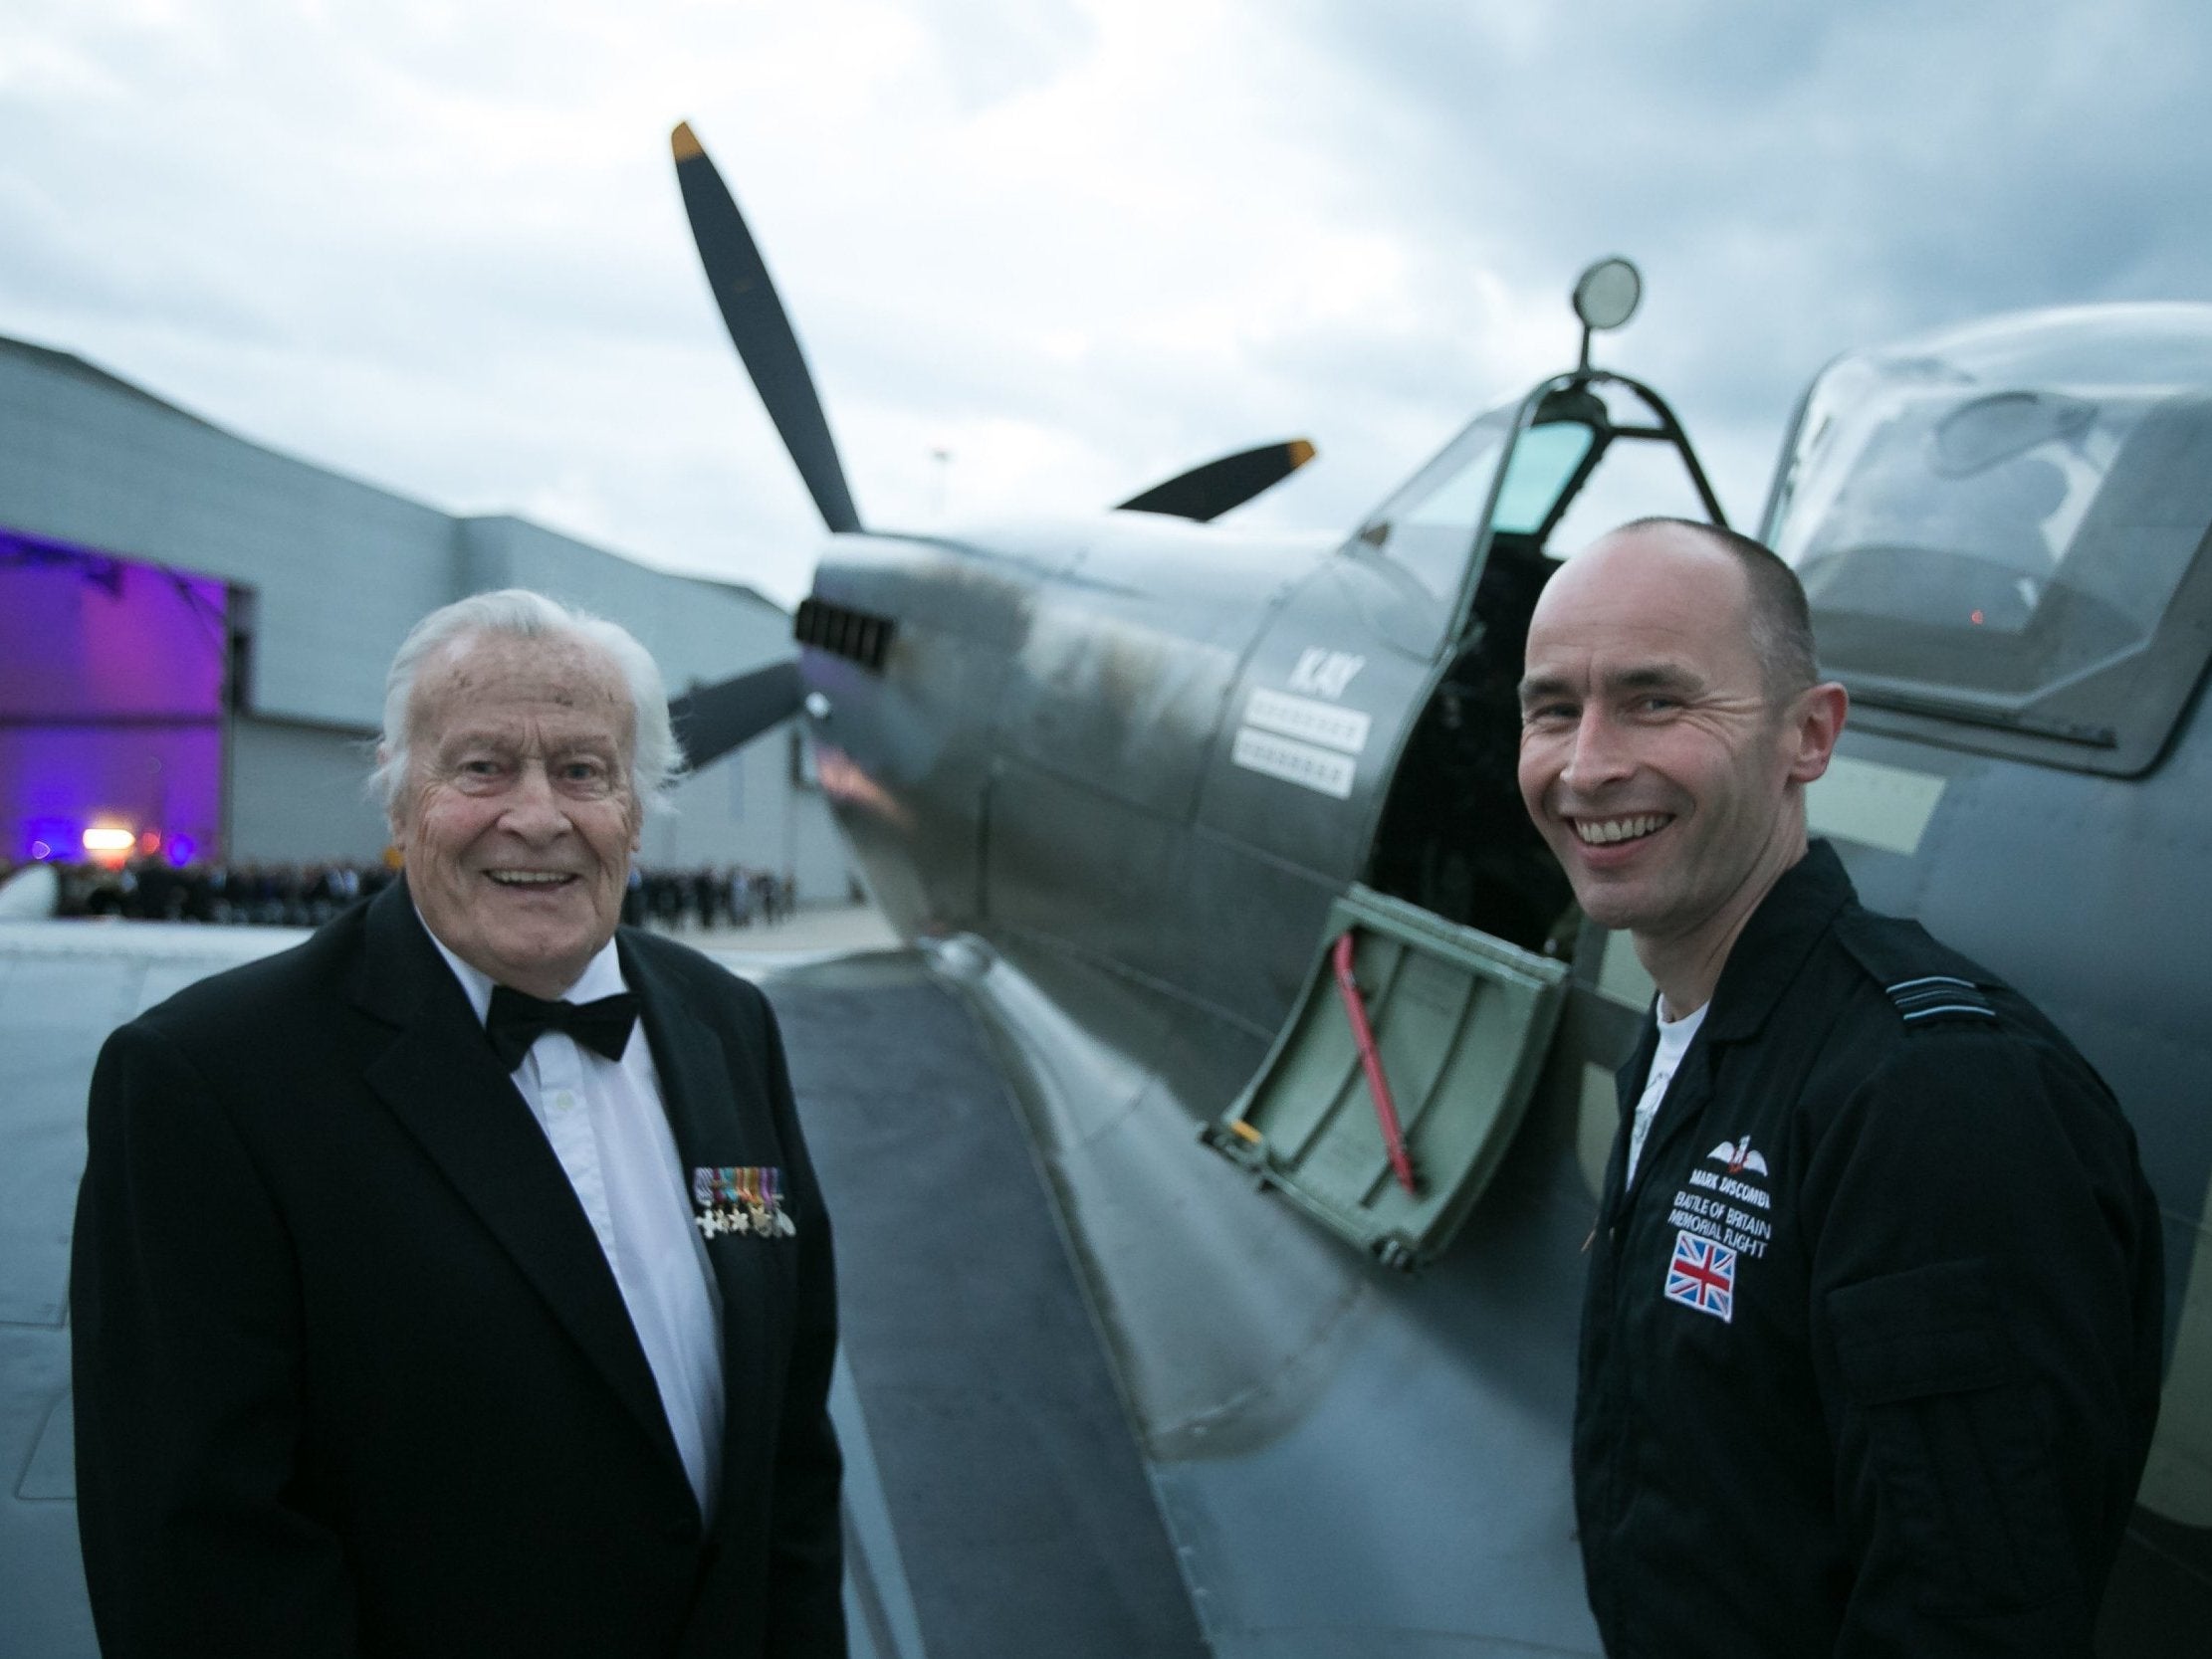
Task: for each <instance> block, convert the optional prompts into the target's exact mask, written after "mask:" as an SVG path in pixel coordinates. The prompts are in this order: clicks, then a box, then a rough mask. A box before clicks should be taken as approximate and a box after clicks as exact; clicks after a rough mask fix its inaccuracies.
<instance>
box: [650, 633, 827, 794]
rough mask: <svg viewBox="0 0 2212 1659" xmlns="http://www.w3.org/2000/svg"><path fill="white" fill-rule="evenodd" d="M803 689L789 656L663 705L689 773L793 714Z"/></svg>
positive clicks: (675, 698)
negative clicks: (666, 709)
mask: <svg viewBox="0 0 2212 1659" xmlns="http://www.w3.org/2000/svg"><path fill="white" fill-rule="evenodd" d="M805 696H806V688H805V687H804V686H803V685H802V684H800V682H799V678H798V659H797V658H795V657H793V658H789V659H787V660H785V661H783V662H780V663H771V664H770V665H769V666H768V667H767V668H760V669H755V670H754V671H753V672H752V673H751V674H741V675H738V676H737V677H736V678H735V679H731V680H725V681H722V682H721V683H720V684H719V685H713V686H700V687H697V688H696V689H694V690H692V691H688V692H686V693H684V695H683V696H681V697H672V698H670V699H669V700H668V719H669V723H670V724H671V725H673V726H675V728H676V743H677V746H678V747H679V748H681V749H682V750H683V751H684V765H685V766H686V767H687V768H688V769H689V770H691V771H697V770H699V769H700V767H702V766H705V765H707V764H708V763H709V762H711V761H715V760H719V759H721V758H722V757H723V756H724V755H725V754H728V753H729V752H730V751H731V750H732V749H734V748H740V747H743V746H744V745H745V744H747V743H750V742H751V741H752V740H753V739H754V738H756V737H758V736H759V735H760V734H761V733H762V732H764V731H767V730H769V729H770V728H772V727H774V726H781V725H782V724H783V723H784V722H785V721H787V720H789V719H790V718H791V717H792V716H793V715H795V714H797V713H798V706H799V704H800V702H801V701H802V700H803V699H804V698H805Z"/></svg>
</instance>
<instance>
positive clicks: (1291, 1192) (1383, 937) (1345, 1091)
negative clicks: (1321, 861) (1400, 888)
mask: <svg viewBox="0 0 2212 1659" xmlns="http://www.w3.org/2000/svg"><path fill="white" fill-rule="evenodd" d="M1347 933H1349V934H1350V936H1351V939H1352V951H1351V962H1350V966H1351V971H1352V976H1353V978H1354V980H1355V982H1356V984H1357V986H1358V989H1359V993H1360V995H1359V1004H1360V1009H1359V1014H1357V1015H1356V1014H1355V1013H1354V1011H1353V1010H1352V1009H1351V1008H1350V1007H1348V1006H1347V1000H1346V998H1345V996H1344V994H1343V991H1342V988H1341V986H1340V983H1339V976H1338V973H1337V941H1338V939H1339V938H1341V937H1343V936H1344V935H1345V934H1347ZM1566 977H1567V964H1566V963H1564V962H1557V961H1553V960H1551V959H1550V958H1548V957H1544V956H1539V955H1536V954H1534V953H1533V952H1531V951H1527V950H1523V949H1521V948H1520V947H1519V946H1517V945H1512V944H1508V943H1506V942H1505V941H1504V940H1503V939H1499V938H1493V937H1492V936H1491V935H1489V934H1488V933H1477V932H1476V931H1475V930H1474V929H1472V928H1462V927H1458V926H1456V925H1455V924H1452V923H1449V922H1446V921H1444V920H1443V919H1442V918H1441V917H1439V916H1437V915H1435V914H1433V913H1431V912H1429V911H1425V910H1422V909H1421V908H1419V907H1418V906H1415V905H1409V904H1406V903H1405V902H1403V901H1401V900H1397V899H1392V898H1389V897H1387V896H1385V895H1383V894H1380V893H1376V892H1373V891H1371V890H1369V889H1367V888H1364V887H1354V888H1352V889H1351V890H1350V891H1349V892H1347V893H1346V894H1345V895H1344V896H1343V897H1342V898H1340V899H1338V900H1337V901H1336V903H1335V905H1334V906H1333V907H1332V908H1331V910H1330V913H1329V928H1328V932H1327V933H1326V935H1325V936H1324V938H1323V940H1322V946H1321V950H1320V954H1319V956H1318V958H1317V959H1316V961H1315V963H1314V967H1313V971H1312V973H1311V974H1310V975H1309V976H1308V977H1307V980H1306V987H1305V991H1304V994H1303V995H1302V996H1301V998H1300V1000H1299V1005H1298V1010H1297V1012H1296V1014H1295V1015H1294V1016H1293V1017H1292V1018H1291V1020H1290V1023H1289V1024H1288V1025H1286V1026H1285V1027H1284V1028H1283V1031H1282V1034H1281V1035H1280V1036H1279V1037H1277V1038H1276V1039H1275V1046H1274V1050H1273V1052H1272V1053H1271V1054H1269V1055H1268V1057H1267V1063H1266V1064H1265V1065H1264V1066H1262V1067H1261V1068H1260V1071H1259V1075H1258V1076H1257V1077H1256V1078H1254V1079H1253V1081H1252V1084H1251V1086H1250V1087H1249V1088H1247V1089H1246V1090H1245V1091H1244V1093H1243V1094H1242V1095H1241V1096H1239V1097H1238V1099H1237V1101H1236V1103H1235V1105H1233V1106H1232V1107H1230V1108H1229V1110H1228V1111H1227V1112H1226V1113H1225V1114H1224V1115H1223V1116H1222V1117H1220V1118H1219V1119H1217V1120H1216V1121H1215V1122H1214V1123H1211V1124H1209V1125H1207V1126H1206V1130H1205V1139H1206V1141H1207V1142H1208V1143H1209V1144H1210V1145H1212V1146H1214V1147H1215V1148H1216V1149H1217V1150H1218V1151H1220V1152H1221V1153H1222V1154H1223V1155H1224V1156H1226V1157H1228V1158H1230V1159H1232V1160H1234V1161H1235V1162H1237V1163H1240V1164H1242V1165H1243V1166H1244V1167H1245V1168H1247V1169H1249V1170H1251V1171H1252V1172H1253V1173H1254V1174H1255V1175H1257V1176H1258V1177H1259V1179H1260V1180H1261V1182H1262V1183H1263V1184H1265V1185H1267V1186H1271V1187H1274V1188H1276V1189H1277V1190H1279V1191H1280V1192H1281V1193H1282V1194H1283V1195H1284V1196H1285V1197H1287V1198H1289V1199H1290V1200H1291V1201H1292V1202H1293V1203H1296V1204H1298V1205H1299V1206H1301V1207H1302V1208H1304V1209H1306V1210H1308V1211H1309V1212H1311V1213H1312V1214H1313V1215H1315V1216H1316V1217H1318V1218H1319V1219H1320V1220H1322V1221H1324V1222H1326V1223H1327V1224H1328V1225H1329V1226H1331V1227H1333V1228H1335V1229H1336V1230H1337V1231H1338V1232H1340V1233H1342V1234H1343V1235H1344V1236H1345V1237H1346V1238H1348V1239H1350V1240H1351V1241H1352V1242H1353V1243H1354V1244H1357V1245H1359V1246H1360V1247H1361V1248H1362V1249H1365V1250H1369V1251H1372V1252H1373V1253H1374V1254H1375V1255H1376V1256H1377V1257H1378V1258H1380V1259H1381V1260H1382V1261H1384V1262H1386V1263H1388V1264H1390V1265H1391V1266H1393V1267H1401V1268H1412V1267H1417V1266H1419V1265H1421V1264H1422V1263H1425V1262H1428V1261H1431V1260H1433V1259H1434V1258H1435V1257H1436V1256H1438V1254H1440V1253H1441V1252H1442V1250H1443V1249H1444V1247H1445V1246H1446V1245H1448V1244H1449V1243H1450V1242H1451V1239H1452V1236H1453V1235H1454V1234H1455V1233H1457V1232H1458V1230H1459V1226H1460V1224H1461V1223H1462V1222H1463V1221H1465V1220H1466V1218H1467V1215H1468V1212H1469V1211H1471V1210H1472V1209H1473V1208H1474V1204H1475V1200H1476V1199H1478V1198H1479V1197H1481V1195H1482V1189H1483V1187H1484V1186H1485V1185H1487V1184H1488V1182H1489V1179H1490V1177H1491V1175H1492V1174H1494V1173H1495V1172H1496V1169H1497V1165H1498V1161H1499V1159H1500V1158H1502V1157H1503V1156H1504V1154H1505V1148H1506V1145H1507V1143H1508V1142H1509V1141H1511V1140H1512V1138H1513V1131H1514V1129H1515V1128H1516V1127H1518V1125H1519V1123H1520V1121H1521V1114H1522V1113H1523V1112H1524V1111H1525V1110H1526V1109H1527V1106H1528V1100H1529V1096H1530V1094H1531V1093H1532V1092H1533V1091H1534V1089H1535V1086H1536V1076H1537V1073H1538V1071H1539V1070H1540V1069H1541V1068H1542V1066H1543V1061H1544V1050H1545V1047H1546V1045H1547V1044H1549V1042H1550V1041H1551V1034H1552V1027H1553V1025H1554V1024H1555V1023H1556V1022H1557V1020H1558V1018H1559V1006H1560V998H1561V995H1562V990H1561V987H1562V985H1563V984H1564V982H1565V980H1566ZM1361 1015H1364V1018H1365V1020H1366V1022H1367V1024H1368V1026H1369V1028H1370V1030H1371V1032H1372V1035H1373V1050H1374V1058H1375V1060H1376V1061H1377V1062H1378V1064H1379V1067H1380V1070H1381V1073H1382V1080H1383V1083H1384V1085H1385V1087H1386V1089H1387V1093H1388V1096H1389V1099H1390V1101H1391V1103H1392V1105H1393V1107H1394V1108H1395V1114H1396V1118H1397V1122H1398V1126H1399V1130H1400V1137H1401V1142H1402V1145H1403V1147H1404V1151H1405V1154H1406V1160H1407V1162H1409V1163H1410V1165H1411V1170H1412V1173H1413V1176H1414V1189H1413V1190H1412V1191H1408V1190H1407V1188H1406V1186H1405V1184H1404V1183H1403V1181H1402V1180H1401V1178H1400V1175H1399V1172H1398V1169H1397V1167H1396V1165H1395V1161H1394V1159H1393V1157H1392V1155H1391V1148H1390V1144H1389V1141H1388V1139H1387V1137H1386V1132H1385V1129H1384V1127H1383V1123H1384V1113H1383V1111H1382V1110H1381V1109H1380V1108H1379V1105H1378V1101H1377V1092H1376V1089H1375V1087H1374V1085H1373V1083H1372V1082H1371V1080H1370V1077H1369V1070H1368V1067H1367V1066H1366V1065H1365V1064H1364V1063H1363V1061H1362V1057H1361V1048H1360V1043H1359V1040H1358V1037H1357V1036H1356V1034H1355V1033H1356V1026H1357V1024H1358V1020H1359V1017H1360V1016H1361Z"/></svg>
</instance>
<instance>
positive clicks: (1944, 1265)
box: [1574, 842, 2161, 1659]
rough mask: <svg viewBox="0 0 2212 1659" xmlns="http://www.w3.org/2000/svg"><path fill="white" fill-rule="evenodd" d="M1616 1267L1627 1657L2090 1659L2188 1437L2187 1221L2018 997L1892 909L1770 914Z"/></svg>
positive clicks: (1609, 1182) (1797, 873)
mask: <svg viewBox="0 0 2212 1659" xmlns="http://www.w3.org/2000/svg"><path fill="white" fill-rule="evenodd" d="M1655 1042H1656V1033H1655V1031H1654V1030H1653V1029H1652V1028H1650V1027H1649V1026H1648V1028H1647V1030H1646V1033H1645V1038H1644V1041H1643V1043H1642V1044H1641V1046H1640V1047H1639V1049H1638V1052H1637V1054H1636V1055H1635V1056H1634V1057H1633V1058H1632V1059H1631V1060H1630V1061H1629V1063H1628V1065H1627V1066H1626V1067H1624V1068H1623V1069H1622V1072H1621V1077H1620V1091H1621V1102H1622V1109H1623V1110H1622V1133H1621V1134H1620V1136H1619V1137H1618V1138H1617V1139H1616V1141H1615V1144H1614V1149H1613V1160H1612V1164H1611V1166H1610V1168H1609V1169H1608V1171H1607V1175H1606V1183H1605V1191H1604V1194H1603V1195H1602V1197H1601V1199H1600V1203H1599V1217H1598V1229H1597V1233H1596V1236H1595V1237H1594V1239H1593V1240H1592V1243H1591V1264H1590V1280H1589V1288H1588V1293H1587V1297H1586V1301H1585V1304H1584V1309H1583V1330H1582V1353H1581V1364H1580V1385H1579V1389H1578V1393H1577V1401H1576V1408H1575V1448H1574V1457H1575V1503H1576V1510H1577V1512H1578V1518H1579V1521H1580V1525H1581V1540H1582V1553H1583V1562H1584V1566H1585V1568H1586V1570H1587V1573H1588V1578H1589V1589H1590V1601H1591V1606H1592V1608H1593V1609H1594V1611H1595V1612H1596V1614H1597V1618H1598V1624H1599V1628H1600V1630H1601V1631H1602V1632H1603V1634H1604V1637H1605V1643H1606V1651H1607V1652H1608V1653H1609V1654H1611V1655H1613V1656H1614V1659H1631V1656H1641V1659H1685V1656H1691V1655H1706V1654H1711V1655H1729V1656H1733V1655H1745V1656H1762V1659H1763V1656H1773V1655H1796V1654H1806V1655H1813V1654H1818V1655H1821V1656H1823V1659H1830V1656H1843V1655H1850V1656H1855V1659H1856V1656H1866V1655H1876V1654H1880V1655H1897V1656H1905V1655H1910V1656H1912V1659H1942V1656H1946V1655H1964V1654H1992V1655H1993V1654H2006V1655H2013V1654H2052V1655H2059V1654H2065V1655H2070V1656H2086V1655H2087V1654H2088V1653H2089V1652H2090V1631H2091V1628H2092V1626H2093V1624H2094V1622H2095V1620H2096V1615H2097V1608H2098V1602H2099V1599H2100V1597H2101V1593H2102V1590H2103V1585H2104V1580H2105V1577H2106V1575H2107V1573H2108V1572H2109V1570H2110V1567H2111V1563H2112V1557H2113V1555H2114V1554H2115V1552H2116V1551H2117V1549H2118V1545H2119V1540H2120V1534H2121V1529H2122V1527H2123V1525H2124V1523H2125V1521H2126V1517H2127V1514H2128V1511H2129V1508H2130V1506H2131V1504H2132V1501H2133V1497H2134V1491H2135V1484H2136V1481H2137V1479H2138V1478H2139V1476H2140V1474H2141V1472H2142V1465H2143V1457H2144V1454H2145V1452H2146V1451H2147V1449H2148V1447H2149V1442H2150V1430H2151V1425H2152V1422H2153V1419H2154V1418H2155V1416H2156V1412H2157V1389H2158V1367H2159V1352H2160V1348H2159V1328H2160V1318H2161V1281H2160V1271H2161V1269H2160V1254H2159V1244H2158V1223H2157V1209H2156V1205H2155V1202H2154V1200H2153V1198H2152V1196H2151V1193H2150V1190H2149V1188H2148V1186H2147V1185H2146V1184H2145V1182H2144V1180H2143V1176H2142V1171H2141V1168H2140V1165H2139V1164H2138V1162H2137V1159H2136V1154H2135V1140H2134V1136H2133V1134H2132V1132H2131V1131H2130V1130H2129V1128H2128V1126H2127V1123H2126V1121H2125V1120H2124V1119H2123V1118H2122V1117H2121V1116H2120V1113H2119V1110H2118V1108H2117V1107H2116V1106H2115V1105H2114V1104H2113V1101H2112V1098H2111V1096H2110V1094H2109V1093H2108V1092H2107V1091H2106V1090H2105V1088H2104V1086H2103V1084H2102V1082H2101V1080H2100V1079H2099V1078H2098V1076H2097V1075H2096V1073H2095V1072H2093V1071H2092V1070H2091V1069H2090V1066H2089V1064H2088V1063H2087V1062H2086V1061H2084V1060H2083V1059H2082V1058H2081V1056H2080V1055H2078V1054H2077V1053H2076V1052H2075V1051H2074V1049H2073V1048H2072V1047H2071V1046H2070V1045H2069V1044H2068V1043H2067V1041H2066V1039H2065V1038H2064V1037H2062V1036H2060V1035H2059V1033H2058V1032H2057V1030H2056V1029H2055V1028H2054V1027H2053V1026H2052V1025H2051V1024H2050V1022H2049V1021H2047V1020H2045V1019H2044V1018H2043V1017H2042V1016H2041V1015H2040V1014H2039V1013H2037V1012H2036V1011H2035V1009H2034V1008H2032V1007H2030V1006H2029V1005H2028V1004H2027V1003H2026V1002H2025V1001H2024V1000H2022V998H2021V997H2020V996H2019V995H2018V994H2017V993H2016V992H2014V991H2012V990H2011V989H2010V988H2008V987H2006V986H2005V985H2003V984H2002V983H2000V982H1998V981H1996V980H1994V979H1992V978H1991V977H1990V975H1989V974H1987V973H1986V972H1984V971H1983V970H1982V969H1980V968H1978V967H1976V966H1975V965H1974V964H1973V963H1971V962H1969V961H1967V960H1966V959H1965V958H1963V957H1961V956H1959V955H1957V954H1956V953H1955V952H1953V951H1950V950H1947V949H1945V948H1944V947H1943V946H1941V945H1939V944H1937V943H1936V942H1935V941H1934V940H1933V939H1931V938H1929V937H1928V935H1927V934H1926V933H1924V932H1922V931H1921V929H1920V928H1919V927H1918V925H1917V924H1914V923H1909V922H1899V921H1894V920H1891V919H1889V918H1886V917H1879V916H1876V915H1874V914H1873V913H1871V912H1869V911H1865V910H1862V909H1861V908H1860V906H1859V903H1858V901H1857V899H1856V898H1855V896H1854V894H1853V891H1852V887H1851V882H1850V879H1849V877H1847V876H1846V875H1845V874H1844V870H1843V866H1842V864H1841V863H1840V862H1839V861H1838V860H1837V858H1836V855H1835V853H1834V852H1833V851H1832V850H1831V849H1830V848H1829V847H1828V846H1827V844H1826V843H1824V842H1816V843H1815V844H1814V845H1813V848H1812V851H1811V852H1810V853H1809V854H1808V855H1807V856H1806V858H1805V859H1803V860H1802V861H1801V862H1800V863H1799V864H1798V865H1797V866H1796V867H1795V868H1794V869H1792V870H1790V871H1789V872H1788V873H1787V874H1786V875H1784V876H1783V878H1782V880H1781V881H1780V882H1779V883H1777V884H1776V886H1775V888H1774V891H1773V892H1772V893H1770V894H1769V895H1768V896H1767V898H1766V900H1765V901H1764V902H1763V903H1762V904H1761V905H1760V907H1759V909H1758V911H1757V912H1756V913H1755V914H1754V915H1753V917H1752V918H1751V921H1750V923H1749V925H1748V926H1747V927H1746V928H1745V930H1744V932H1743V933H1742V935H1741V936H1740V937H1739V938H1738V939H1737V941H1736V944H1735V947H1734V949H1733V950H1732V951H1731V952H1730V954H1729V956H1728V961H1727V964H1726V966H1725V968H1724V969H1723V971H1722V973H1721V977H1720V982H1719V985H1718V987H1717V988H1716V990H1715V992H1714V995H1713V999H1712V1003H1711V1005H1710V1007H1709V1008H1708V1010H1707V1012H1706V1015H1705V1021H1704V1025H1703V1027H1702V1029H1700V1030H1699V1032H1698V1033H1697V1036H1696V1038H1695V1040H1694V1041H1693V1042H1692V1044H1691V1045H1690V1049H1689V1051H1688V1053H1687V1054H1686V1055H1685V1056H1684V1057H1683V1060H1682V1064H1681V1066H1680V1068H1679V1070H1678V1071H1677V1072H1676V1073H1675V1076H1674V1079H1673V1082H1672V1084H1671V1085H1670V1087H1669V1090H1668V1094H1667V1098H1666V1100H1665V1102H1664V1104H1663V1105H1662V1106H1661V1107H1660V1108H1659V1116H1658V1118H1657V1120H1656V1121H1655V1123H1654V1124H1653V1126H1652V1129H1651V1132H1650V1135H1649V1138H1648V1140H1647V1141H1646V1143H1645V1147H1644V1153H1643V1158H1642V1162H1641V1164H1640V1166H1639V1168H1638V1171H1637V1179H1636V1184H1635V1187H1634V1189H1633V1190H1632V1191H1629V1192H1627V1193H1626V1194H1624V1193H1623V1190H1622V1175H1623V1170H1624V1165H1625V1163H1626V1160H1627V1146H1628V1123H1629V1118H1630V1116H1631V1109H1633V1107H1634V1105H1635V1103H1636V1101H1637V1099H1638V1098H1639V1097H1640V1096H1641V1095H1642V1093H1643V1089H1644V1078H1645V1074H1646V1072H1647V1070H1648V1068H1649V1065H1650V1062H1651V1057H1652V1052H1653V1048H1654V1044H1655Z"/></svg>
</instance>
